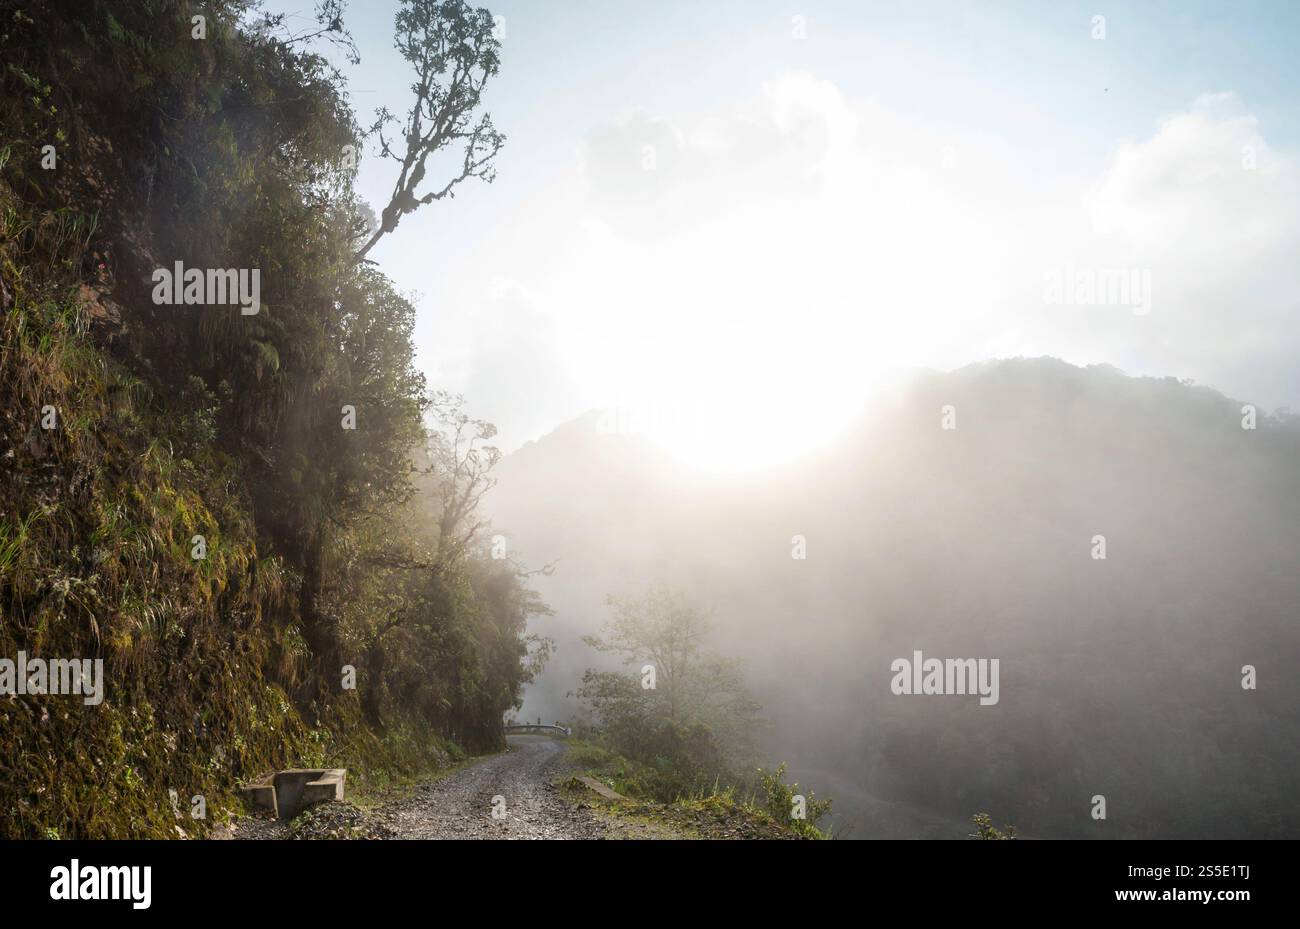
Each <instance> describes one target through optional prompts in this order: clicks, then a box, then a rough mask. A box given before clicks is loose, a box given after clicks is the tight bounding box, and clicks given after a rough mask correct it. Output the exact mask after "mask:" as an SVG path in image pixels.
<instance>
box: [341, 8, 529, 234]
mask: <svg viewBox="0 0 1300 929" xmlns="http://www.w3.org/2000/svg"><path fill="white" fill-rule="evenodd" d="M495 29H496V24H495V23H494V22H493V19H492V14H491V13H490V12H488V11H487V10H485V9H474V8H472V7H471V6H470V5H469V4H467V3H465V2H464V0H402V8H401V9H400V10H399V11H398V13H397V36H396V40H395V44H396V46H397V50H398V51H399V52H401V54H402V57H403V58H405V59H406V60H407V61H408V62H410V63H411V65H412V67H413V68H414V69H415V82H414V83H413V84H412V85H411V92H412V93H413V94H415V100H414V101H413V102H412V103H411V108H410V110H408V111H407V114H406V120H405V122H404V123H403V125H402V138H401V141H400V142H398V141H396V140H390V139H389V138H388V136H387V135H385V132H384V130H385V127H386V126H388V125H390V124H392V123H395V122H396V121H397V119H396V117H395V116H394V115H393V114H392V113H390V112H389V111H388V109H387V108H386V107H385V108H381V109H380V110H379V112H378V113H377V115H376V120H375V123H374V125H373V126H372V127H371V131H372V132H375V133H378V135H379V142H380V152H381V154H382V155H383V156H384V157H385V158H391V159H392V160H393V161H395V162H397V163H398V164H399V165H400V166H401V167H400V169H399V171H398V175H397V180H396V181H395V182H394V184H393V194H392V197H391V198H390V199H389V201H388V205H387V206H385V207H384V209H383V212H382V213H381V215H380V223H379V227H378V228H376V229H374V230H373V231H372V233H371V235H370V238H369V239H368V240H367V241H366V243H365V244H364V245H363V246H361V249H360V251H358V252H357V258H358V259H360V258H364V257H365V256H366V255H367V254H368V253H369V252H370V250H371V249H372V248H374V247H375V243H377V242H378V241H379V240H380V239H381V238H383V236H385V235H386V234H388V233H390V232H392V231H393V230H394V229H396V228H397V225H398V223H400V222H401V220H402V217H403V216H405V215H407V214H408V213H414V212H415V211H416V210H417V209H419V208H420V207H421V206H424V205H427V204H429V203H432V202H433V201H435V200H442V199H443V198H444V197H454V196H455V193H454V190H455V188H456V186H457V185H458V184H460V183H461V182H462V181H465V180H468V179H469V178H472V177H476V178H479V179H480V180H483V181H487V182H488V183H491V182H492V180H493V179H494V178H495V176H496V168H495V166H494V165H493V161H494V160H495V158H496V156H497V153H498V152H500V151H501V147H502V146H503V145H504V144H505V136H504V135H502V134H501V133H500V132H498V131H497V129H496V127H495V126H493V124H492V117H491V116H490V115H489V114H487V113H483V114H481V115H476V113H475V111H476V110H477V109H478V106H479V103H480V102H481V101H482V97H483V90H484V88H486V87H487V84H488V81H489V80H490V79H492V78H494V77H496V74H497V68H498V66H499V64H500V51H501V43H500V42H499V41H498V39H497V37H496V32H495ZM440 152H446V153H447V154H448V155H450V156H451V157H452V158H453V159H456V158H458V159H459V161H458V162H456V163H453V166H452V167H451V169H450V171H449V176H447V179H446V180H445V181H442V182H441V184H438V183H435V184H434V186H433V188H432V189H430V190H428V191H426V192H425V193H423V194H421V193H419V189H420V187H421V185H422V184H423V183H424V180H425V176H426V174H427V172H428V169H429V157H430V156H431V155H435V154H438V153H440Z"/></svg>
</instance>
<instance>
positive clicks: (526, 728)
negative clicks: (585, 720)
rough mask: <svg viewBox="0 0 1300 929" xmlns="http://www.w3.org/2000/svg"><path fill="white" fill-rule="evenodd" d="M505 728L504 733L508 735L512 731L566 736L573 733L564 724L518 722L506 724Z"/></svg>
mask: <svg viewBox="0 0 1300 929" xmlns="http://www.w3.org/2000/svg"><path fill="white" fill-rule="evenodd" d="M505 728H506V735H510V734H511V733H512V732H513V733H522V732H540V733H549V734H551V735H562V736H564V737H566V738H567V737H568V736H571V735H573V730H572V729H568V728H566V727H564V726H542V725H538V724H537V723H520V724H519V725H516V726H506V727H505Z"/></svg>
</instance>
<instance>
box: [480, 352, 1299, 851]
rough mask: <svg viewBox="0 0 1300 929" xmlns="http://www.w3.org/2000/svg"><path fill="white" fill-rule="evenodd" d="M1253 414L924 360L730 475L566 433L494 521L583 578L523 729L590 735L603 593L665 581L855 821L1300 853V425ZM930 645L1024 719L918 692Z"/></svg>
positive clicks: (557, 602)
mask: <svg viewBox="0 0 1300 929" xmlns="http://www.w3.org/2000/svg"><path fill="white" fill-rule="evenodd" d="M1243 406H1244V404H1243V403H1242V402H1239V401H1236V400H1231V399H1229V398H1227V397H1224V396H1223V395H1222V394H1220V393H1218V392H1217V391H1214V390H1212V389H1210V388H1207V387H1202V386H1195V385H1192V384H1190V383H1183V382H1180V381H1178V380H1176V379H1174V378H1133V377H1128V376H1126V375H1124V374H1123V373H1122V372H1120V371H1118V370H1116V369H1115V368H1112V367H1109V366H1105V365H1100V366H1092V367H1088V368H1079V367H1075V366H1072V365H1069V364H1067V363H1065V362H1062V361H1059V360H1057V359H1051V358H1035V359H1014V360H1005V361H993V362H986V363H981V364H976V365H971V366H968V367H965V368H962V369H959V370H957V371H953V372H951V373H946V374H944V373H933V372H927V373H922V374H918V375H916V376H915V377H913V378H912V379H911V380H910V381H909V382H908V383H907V384H906V385H904V386H903V387H902V388H901V389H900V390H899V391H898V392H897V393H896V394H895V395H893V396H892V397H891V398H890V399H889V400H888V401H883V402H881V403H880V404H879V405H878V406H876V407H874V408H872V409H870V410H868V411H867V413H866V414H865V415H864V418H863V420H862V422H861V423H860V424H859V425H858V426H857V428H855V429H853V430H851V431H850V432H849V433H848V434H847V435H845V436H844V437H843V438H842V440H841V441H840V442H838V443H837V444H836V445H835V446H833V447H832V448H830V449H828V450H824V451H822V452H819V453H817V454H815V455H813V456H809V457H805V458H803V459H801V460H800V461H798V462H795V463H793V464H791V465H788V466H785V467H782V468H779V469H773V470H771V471H769V472H766V473H763V474H755V475H747V476H743V477H732V478H721V477H709V476H701V475H696V474H692V473H690V472H689V471H688V470H687V469H686V468H684V467H683V466H682V465H680V464H679V463H676V462H674V461H673V460H672V459H670V458H668V457H667V456H665V455H663V454H662V453H660V452H659V451H658V450H657V449H655V448H654V446H652V445H651V444H650V443H649V442H648V440H644V439H641V438H637V437H628V436H617V435H613V436H611V435H604V434H601V431H600V430H599V429H598V428H597V427H598V425H599V416H598V414H588V415H586V416H583V417H581V418H579V419H578V420H575V421H573V422H570V423H566V424H565V425H563V426H561V427H560V428H558V429H557V430H555V432H553V433H551V434H550V435H548V436H546V437H544V438H542V439H540V440H538V441H537V442H533V443H529V444H528V445H526V446H524V447H523V448H521V449H519V450H518V451H517V452H515V453H514V454H512V455H510V456H508V457H507V458H506V459H505V460H504V461H503V462H502V464H501V468H500V472H499V476H500V484H499V486H498V487H497V488H496V490H495V492H494V493H495V500H494V501H492V503H491V505H490V509H491V511H492V515H493V519H494V523H495V525H496V526H497V531H502V532H505V533H507V534H508V535H509V537H510V538H511V544H512V546H513V548H514V549H515V551H517V552H518V553H519V554H520V555H521V557H523V558H524V559H525V560H526V561H527V562H528V563H530V564H533V565H537V564H541V563H544V562H545V563H549V562H557V569H556V571H555V573H554V575H553V576H551V577H548V578H545V579H542V583H541V585H540V587H541V591H542V593H543V595H544V596H545V597H546V598H547V599H548V600H549V601H550V603H551V604H552V606H553V607H554V608H555V610H556V616H555V617H554V618H552V619H550V620H547V621H545V622H543V623H541V624H538V625H537V627H536V628H537V631H541V632H544V633H548V634H552V635H553V636H554V637H555V639H556V641H557V644H558V646H559V649H558V652H557V654H556V656H555V658H554V659H553V664H552V666H551V667H550V668H549V669H548V671H547V673H546V675H544V677H543V678H542V679H541V680H539V681H538V682H536V683H535V684H534V685H532V688H531V689H530V690H529V692H528V694H527V698H526V699H527V702H526V704H525V709H524V715H525V716H527V715H529V714H533V715H536V714H537V713H541V714H542V715H544V716H545V717H547V718H548V719H550V718H552V717H555V718H567V717H569V716H570V715H571V714H572V712H573V706H574V705H573V702H572V701H571V700H569V699H567V698H566V694H567V693H568V692H569V691H571V690H573V689H574V687H575V686H576V682H577V678H578V677H579V676H580V674H581V670H582V668H584V667H586V666H588V665H590V664H595V663H596V660H595V656H594V655H593V654H592V653H591V652H590V651H589V650H587V649H586V648H585V647H584V646H583V645H581V643H580V642H579V636H580V635H582V634H584V633H587V632H590V631H593V630H594V629H595V628H596V627H597V626H598V625H599V623H600V622H601V621H602V620H603V618H604V615H605V613H604V609H603V598H604V595H605V594H606V593H628V592H633V591H636V590H639V589H643V588H644V587H646V586H647V585H648V584H650V583H651V582H653V581H659V580H664V581H668V582H670V583H672V584H674V585H675V586H678V587H680V588H682V589H684V590H686V591H687V592H689V593H690V594H691V595H692V596H694V597H695V598H696V599H697V600H699V601H700V602H701V603H702V604H705V605H707V606H710V607H712V608H713V609H714V610H715V614H716V619H717V632H716V640H717V641H716V643H715V644H716V645H717V646H719V647H720V648H722V649H723V650H726V651H730V652H733V653H737V654H740V655H742V656H744V657H745V658H746V659H747V661H748V665H749V668H750V673H751V677H752V679H753V682H754V686H755V690H756V694H757V696H758V698H759V700H760V701H761V702H763V703H764V704H765V706H766V708H767V715H768V717H769V719H770V720H771V728H770V731H769V732H768V733H767V734H766V737H765V738H766V744H767V746H768V748H769V750H770V751H771V753H772V754H773V755H774V756H776V757H780V758H784V759H786V760H789V761H790V762H791V763H792V769H793V771H794V773H795V774H796V775H798V774H799V773H800V770H801V769H802V770H804V771H808V772H812V771H816V772H820V775H819V776H821V777H822V778H823V779H829V780H833V781H834V782H835V783H836V784H837V786H836V788H835V793H836V800H837V813H838V818H839V820H840V822H841V823H847V824H851V825H852V827H853V829H854V834H856V835H859V836H864V837H866V836H874V835H894V834H917V832H918V830H923V829H925V830H930V831H928V832H927V833H926V834H947V833H946V832H945V831H944V830H945V829H948V828H950V827H949V826H933V825H932V824H933V823H934V822H947V823H949V824H951V823H959V822H962V821H963V820H964V819H965V818H966V817H968V816H969V815H970V814H971V813H974V812H976V811H977V810H987V811H989V812H991V813H992V814H993V817H994V819H995V820H997V821H1005V822H1011V823H1014V824H1016V825H1017V826H1018V827H1020V829H1021V831H1022V832H1023V833H1028V834H1035V835H1049V836H1050V835H1058V836H1096V837H1122V836H1169V837H1173V836H1206V835H1217V836H1237V835H1239V836H1263V835H1270V836H1295V835H1297V834H1298V833H1300V808H1298V807H1300V800H1298V799H1297V797H1300V792H1298V791H1297V790H1296V787H1297V786H1300V783H1298V781H1297V774H1296V772H1297V770H1300V766H1298V765H1297V762H1300V750H1297V748H1296V746H1295V743H1294V739H1291V738H1289V737H1287V734H1289V733H1293V732H1295V731H1297V724H1298V723H1300V699H1297V697H1298V696H1300V685H1297V682H1296V675H1295V660H1296V657H1297V656H1300V626H1298V625H1297V616H1296V608H1297V604H1300V571H1297V560H1300V467H1297V465H1300V417H1296V416H1292V415H1290V414H1288V413H1286V412H1285V411H1282V412H1280V413H1278V414H1276V415H1268V414H1266V413H1265V412H1264V411H1262V410H1261V411H1257V413H1256V414H1255V416H1256V419H1255V428H1253V429H1246V428H1243V417H1246V416H1247V415H1248V411H1246V412H1244V411H1243ZM945 416H949V418H950V420H953V421H955V428H951V429H945V428H943V426H944V418H945ZM795 536H802V537H803V539H804V540H805V545H806V552H807V557H806V559H803V560H799V559H796V558H793V557H792V547H793V540H794V537H795ZM1097 537H1104V546H1105V558H1104V559H1102V558H1097V557H1094V556H1095V555H1096V553H1097V541H1096V540H1097ZM914 649H916V650H922V651H924V653H925V654H926V655H935V656H945V657H990V658H992V657H996V658H999V659H1000V662H1001V668H1002V672H1001V673H1002V682H1001V690H1002V695H1001V700H1000V702H999V703H998V705H997V706H989V707H980V706H979V705H978V701H977V700H973V699H968V698H962V697H958V696H917V697H900V696H895V695H894V694H892V693H891V691H890V688H889V681H890V672H889V666H890V662H891V660H893V659H895V658H898V657H905V656H911V654H912V653H913V650H914ZM1246 665H1251V666H1253V667H1254V668H1255V669H1256V671H1257V675H1258V682H1259V683H1258V687H1257V689H1255V690H1243V688H1242V684H1241V682H1242V678H1243V671H1242V668H1243V666H1246ZM812 786H813V787H814V788H815V787H817V786H818V785H817V783H816V782H814V783H813V784H812ZM1098 795H1101V796H1105V797H1106V798H1107V803H1108V810H1109V812H1108V818H1107V819H1106V820H1104V821H1101V820H1094V819H1093V818H1092V817H1091V812H1090V811H1091V809H1092V807H1091V806H1090V803H1091V798H1093V797H1094V796H1098ZM895 809H896V810H904V809H913V810H924V811H929V813H932V814H933V815H929V814H927V815H926V816H925V817H923V818H924V819H925V820H926V823H924V824H923V823H920V821H919V819H918V818H916V817H911V818H909V817H908V816H901V815H900V816H898V817H893V816H892V814H887V813H883V812H881V811H882V810H895ZM927 824H928V825H927ZM935 830H938V831H935Z"/></svg>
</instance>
